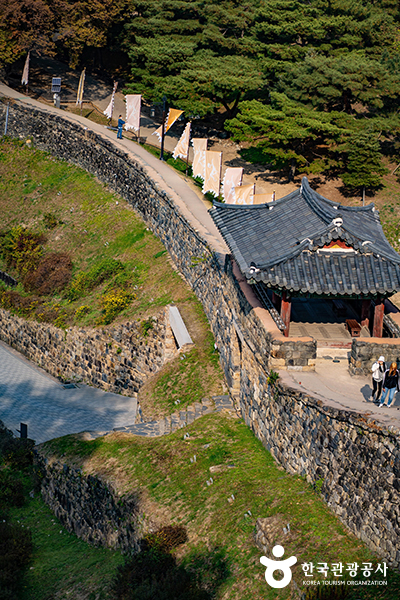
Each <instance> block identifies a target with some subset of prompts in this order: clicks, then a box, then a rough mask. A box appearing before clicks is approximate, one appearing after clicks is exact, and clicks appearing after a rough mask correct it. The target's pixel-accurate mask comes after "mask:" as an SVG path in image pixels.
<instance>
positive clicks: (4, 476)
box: [0, 469, 25, 510]
mask: <svg viewBox="0 0 400 600" xmlns="http://www.w3.org/2000/svg"><path fill="white" fill-rule="evenodd" d="M24 503H25V498H24V488H23V485H22V482H21V481H20V480H19V479H16V478H15V475H14V474H13V473H11V471H9V470H8V469H2V470H1V471H0V508H1V509H3V510H4V509H5V508H7V507H9V506H18V507H21V506H23V505H24Z"/></svg>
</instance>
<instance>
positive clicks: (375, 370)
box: [372, 356, 386, 404]
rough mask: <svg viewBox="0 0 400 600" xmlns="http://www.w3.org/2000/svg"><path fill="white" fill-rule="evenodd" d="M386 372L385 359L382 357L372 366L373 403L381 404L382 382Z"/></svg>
mask: <svg viewBox="0 0 400 600" xmlns="http://www.w3.org/2000/svg"><path fill="white" fill-rule="evenodd" d="M385 371H386V365H385V357H384V356H380V357H379V358H378V360H377V361H376V362H374V364H373V365H372V387H373V392H372V401H373V402H375V403H376V404H378V403H379V398H380V395H381V392H382V381H383V376H384V374H385Z"/></svg>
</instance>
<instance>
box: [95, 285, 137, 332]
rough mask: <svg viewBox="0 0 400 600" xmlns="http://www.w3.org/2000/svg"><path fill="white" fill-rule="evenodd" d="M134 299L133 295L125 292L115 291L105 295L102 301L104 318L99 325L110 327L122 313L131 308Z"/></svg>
mask: <svg viewBox="0 0 400 600" xmlns="http://www.w3.org/2000/svg"><path fill="white" fill-rule="evenodd" d="M133 298H134V295H133V294H130V293H129V292H125V291H124V290H114V291H111V292H108V293H106V294H104V296H103V298H102V301H101V306H102V312H103V316H102V317H101V319H100V322H99V324H101V325H108V324H109V323H111V322H112V321H113V320H114V319H115V317H116V316H117V315H119V313H120V312H122V311H123V310H124V309H125V308H127V307H128V306H129V304H130V303H131V302H132V300H133Z"/></svg>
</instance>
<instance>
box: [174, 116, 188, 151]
mask: <svg viewBox="0 0 400 600" xmlns="http://www.w3.org/2000/svg"><path fill="white" fill-rule="evenodd" d="M190 125H191V123H190V122H189V123H188V124H187V125H186V127H185V129H184V131H183V133H182V135H181V137H180V140H179V142H178V143H177V145H176V146H175V149H174V152H173V154H172V157H173V158H175V159H177V158H178V157H180V158H183V159H184V160H186V158H187V155H188V152H189V141H190Z"/></svg>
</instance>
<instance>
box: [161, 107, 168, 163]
mask: <svg viewBox="0 0 400 600" xmlns="http://www.w3.org/2000/svg"><path fill="white" fill-rule="evenodd" d="M166 103H167V98H166V96H163V113H162V129H161V153H160V160H164V138H165V112H166Z"/></svg>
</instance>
